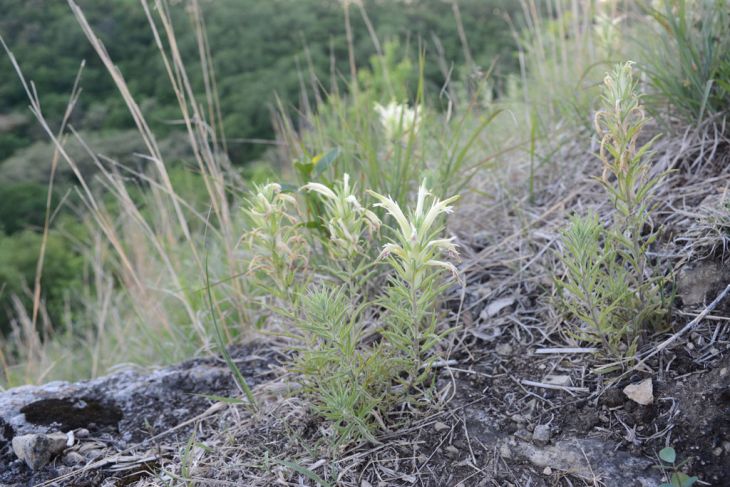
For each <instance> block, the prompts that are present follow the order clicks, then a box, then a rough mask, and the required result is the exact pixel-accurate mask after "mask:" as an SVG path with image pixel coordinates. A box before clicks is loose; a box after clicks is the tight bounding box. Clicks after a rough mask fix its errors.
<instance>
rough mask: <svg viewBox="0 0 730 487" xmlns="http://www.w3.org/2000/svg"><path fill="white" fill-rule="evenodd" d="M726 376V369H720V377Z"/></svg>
mask: <svg viewBox="0 0 730 487" xmlns="http://www.w3.org/2000/svg"><path fill="white" fill-rule="evenodd" d="M726 375H727V367H723V368H721V369H720V377H725V376H726Z"/></svg>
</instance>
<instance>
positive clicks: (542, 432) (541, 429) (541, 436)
mask: <svg viewBox="0 0 730 487" xmlns="http://www.w3.org/2000/svg"><path fill="white" fill-rule="evenodd" d="M550 436H551V434H550V426H548V425H546V424H538V425H537V426H535V430H534V431H533V432H532V442H533V443H535V444H536V445H537V446H545V445H547V444H548V443H549V442H550Z"/></svg>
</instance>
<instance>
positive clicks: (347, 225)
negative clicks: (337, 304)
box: [301, 174, 380, 258]
mask: <svg viewBox="0 0 730 487" xmlns="http://www.w3.org/2000/svg"><path fill="white" fill-rule="evenodd" d="M301 189H302V190H306V191H314V192H316V193H318V194H319V195H321V196H322V197H323V198H322V202H323V203H324V215H322V219H323V220H324V223H325V225H326V227H327V231H328V232H329V235H330V240H331V245H329V246H328V248H329V252H330V255H331V256H332V257H335V258H351V257H353V256H354V255H356V254H358V253H359V252H361V251H362V248H361V240H362V238H363V236H364V234H365V233H366V232H367V234H369V235H372V234H373V233H374V232H376V231H377V230H378V229H379V228H380V220H379V219H378V217H377V216H376V215H375V213H373V212H372V211H370V210H368V209H366V208H364V207H363V206H362V205H361V204H360V202H359V201H358V199H357V196H355V188H354V185H353V186H351V185H350V176H349V175H347V174H345V175H344V177H343V179H342V184H337V185H335V187H334V189H330V188H328V187H327V186H325V185H324V184H321V183H313V182H310V183H308V184H305V185H304V186H302V188H301Z"/></svg>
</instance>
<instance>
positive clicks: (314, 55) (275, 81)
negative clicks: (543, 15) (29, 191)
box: [0, 0, 519, 164]
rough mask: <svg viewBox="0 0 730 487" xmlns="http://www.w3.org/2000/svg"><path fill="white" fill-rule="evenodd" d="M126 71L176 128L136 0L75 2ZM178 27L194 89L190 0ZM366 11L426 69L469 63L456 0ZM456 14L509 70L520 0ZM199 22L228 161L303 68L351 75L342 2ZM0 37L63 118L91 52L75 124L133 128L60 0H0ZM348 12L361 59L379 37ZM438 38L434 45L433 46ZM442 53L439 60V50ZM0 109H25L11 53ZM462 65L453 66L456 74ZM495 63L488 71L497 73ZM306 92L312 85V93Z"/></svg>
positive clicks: (295, 98) (259, 6) (29, 127)
mask: <svg viewBox="0 0 730 487" xmlns="http://www.w3.org/2000/svg"><path fill="white" fill-rule="evenodd" d="M77 2H78V3H79V5H80V6H81V7H82V9H83V10H84V13H85V15H86V16H87V18H88V19H89V22H90V24H91V25H92V27H93V28H94V29H95V31H96V33H97V35H98V36H99V37H100V38H101V39H102V41H103V42H104V43H105V45H106V47H107V50H108V52H109V55H110V56H111V58H112V60H113V61H114V62H115V63H116V64H117V66H118V67H119V69H120V71H121V72H122V74H123V75H124V77H125V79H126V80H127V82H128V84H129V87H130V89H131V92H132V94H133V95H134V96H135V97H137V99H138V100H141V105H142V107H143V111H144V112H145V114H146V115H147V117H148V121H149V122H150V124H151V125H152V127H153V130H154V131H155V133H156V134H157V135H158V137H164V136H165V135H166V134H167V133H169V132H170V131H171V130H173V129H174V125H173V124H171V123H170V122H171V121H174V120H175V119H177V118H179V114H177V112H176V108H175V107H176V102H175V98H174V94H173V93H172V91H171V89H170V83H169V82H168V80H167V76H166V74H165V71H164V67H163V64H162V61H161V59H160V56H159V54H158V53H157V52H156V51H157V49H156V47H155V45H154V42H153V39H152V34H151V32H150V28H149V25H148V22H147V20H146V18H145V16H144V12H143V10H142V7H141V6H140V3H139V2H138V1H137V0H115V1H113V2H98V1H96V0H77ZM172 3H173V5H172V9H171V15H172V17H173V21H174V22H175V27H176V36H177V38H178V43H179V46H180V49H181V51H182V54H183V58H184V60H185V62H186V63H187V65H188V71H189V75H190V76H191V79H192V81H193V84H194V86H196V87H198V88H201V89H202V86H203V83H202V72H201V70H200V68H199V65H198V48H197V44H196V38H195V30H194V28H193V24H192V23H191V19H190V18H189V16H188V15H187V13H186V9H185V5H186V2H172ZM363 3H364V10H365V11H366V12H367V15H368V18H369V20H370V22H371V23H372V25H373V26H374V29H375V31H376V33H377V35H378V37H379V38H380V39H381V42H382V41H384V40H387V39H393V38H398V39H399V40H400V41H401V43H402V44H403V45H410V46H411V50H412V51H413V52H414V53H415V52H416V50H417V49H418V47H419V46H421V45H422V46H423V47H424V48H425V49H426V51H427V55H428V56H429V57H431V58H432V59H431V60H430V61H431V62H428V63H427V71H426V73H425V74H426V78H427V80H428V81H429V82H431V83H434V84H437V85H439V86H440V85H442V84H443V83H444V81H445V76H444V70H446V72H448V69H449V68H450V67H452V66H461V65H464V57H465V50H464V49H463V46H462V43H461V41H460V40H459V36H458V30H457V23H456V20H455V14H454V11H453V8H452V4H451V2H445V1H443V0H422V1H418V2H401V1H396V0H394V1H387V2H383V1H377V0H365V1H364V2H363ZM458 4H459V8H460V17H461V20H462V22H463V24H464V30H465V32H466V36H467V39H468V43H469V46H470V50H471V57H472V58H473V59H474V62H475V63H476V64H477V65H480V66H482V67H485V68H486V67H488V66H490V65H491V63H492V61H493V60H494V59H495V57H497V56H499V57H500V59H501V62H500V63H499V66H500V69H502V70H503V71H508V70H510V69H512V68H513V67H514V66H513V62H512V61H513V60H512V52H513V48H514V42H513V40H512V37H511V35H510V31H509V25H508V23H507V22H506V20H505V18H504V16H505V15H506V14H508V13H509V14H510V15H514V14H515V12H516V11H517V10H518V9H519V4H517V2H511V1H509V0H487V1H485V0H460V1H459V3H458ZM201 8H202V10H203V16H204V18H205V23H206V30H207V35H208V39H209V44H210V47H211V53H212V57H213V64H214V67H215V69H216V77H217V80H218V92H219V95H220V101H221V106H222V111H223V119H224V126H225V130H226V133H227V135H228V138H229V139H230V142H231V143H230V144H229V152H230V156H231V159H232V160H233V162H234V163H238V164H241V163H245V162H248V161H249V160H251V159H253V158H255V157H256V156H257V155H259V154H260V153H261V152H262V151H263V150H264V148H265V146H263V145H261V144H252V143H251V142H250V141H251V140H252V139H271V138H272V129H271V123H270V115H271V105H272V104H273V102H274V99H275V98H274V96H275V94H278V96H279V97H280V98H281V99H282V101H283V102H284V104H285V106H287V107H293V106H296V105H299V103H300V101H301V100H300V97H301V96H302V87H303V84H304V86H306V88H307V90H308V91H310V92H311V87H312V85H311V83H310V81H311V80H310V73H313V74H314V75H315V76H316V77H317V78H318V79H319V80H320V81H321V83H322V85H323V86H324V87H325V89H326V90H329V89H330V88H331V78H332V76H331V74H332V70H331V68H332V62H334V71H335V74H334V78H335V80H336V81H335V82H336V83H340V84H341V86H344V82H343V81H342V80H343V79H344V77H345V76H347V75H346V73H349V67H348V64H347V63H348V52H347V42H346V36H345V22H344V13H343V8H342V4H341V2H339V1H336V0H267V1H260V0H216V1H202V2H201ZM0 9H2V11H3V15H2V17H0V35H2V36H3V38H4V39H5V41H6V43H7V44H8V46H9V48H10V49H11V50H12V51H13V53H14V54H15V57H16V58H17V59H18V61H19V63H20V64H21V67H22V68H23V70H24V71H25V73H26V75H27V76H28V77H29V78H30V79H32V80H33V81H34V83H35V85H36V87H37V90H38V93H39V95H40V96H41V101H42V106H43V110H44V112H45V114H46V116H47V117H48V119H49V120H50V121H51V122H55V123H58V122H59V121H60V118H61V116H62V114H63V111H64V109H65V107H66V103H67V101H68V96H69V93H70V91H71V87H72V85H73V81H74V77H75V74H76V72H77V70H78V68H79V65H80V63H81V61H82V60H85V61H86V68H85V69H84V73H83V78H82V81H81V87H82V89H83V93H82V96H81V98H80V100H79V104H78V105H77V107H76V110H75V112H74V115H73V117H72V119H71V124H72V125H73V126H74V127H75V128H76V129H84V130H104V131H105V130H120V129H127V128H132V127H133V125H132V120H131V118H130V117H129V115H128V113H127V110H126V108H125V106H124V104H123V102H122V100H121V97H120V96H118V94H117V93H116V89H115V88H114V86H113V83H112V82H111V80H110V77H109V75H108V74H107V72H106V70H105V69H104V67H103V66H102V64H101V62H100V61H99V60H98V58H97V56H96V54H95V53H94V52H93V50H92V48H91V46H90V45H89V43H88V41H87V40H86V39H85V38H84V35H83V33H82V32H81V29H80V28H79V27H78V25H77V23H76V20H75V19H74V17H73V15H72V14H71V11H70V10H69V8H68V6H67V5H66V2H63V1H55V2H47V1H44V0H0ZM350 18H351V22H352V28H353V44H354V51H355V59H356V60H357V62H359V63H362V62H367V60H368V59H369V56H370V55H372V54H374V53H375V52H376V51H375V47H374V43H373V41H372V39H371V37H370V35H369V33H368V29H367V26H366V24H365V21H364V20H363V16H362V15H361V13H360V10H359V9H358V8H357V7H356V6H354V5H353V6H352V7H351V10H350ZM437 46H438V47H437ZM439 50H441V51H442V52H443V56H442V60H443V62H442V63H441V65H439V62H436V57H437V56H438V52H439ZM0 73H2V76H0V114H7V113H16V112H20V113H27V108H26V107H27V106H28V101H27V99H26V96H25V93H24V92H23V90H22V88H21V86H20V83H19V82H18V80H17V77H16V76H15V75H14V73H13V71H12V67H11V65H10V62H9V60H8V59H7V57H6V56H4V55H2V56H0ZM458 74H459V73H454V74H453V76H454V77H457V76H458ZM499 74H500V73H499V72H496V73H495V75H496V76H499ZM310 95H311V93H310ZM44 138H45V137H44V135H43V134H42V133H41V130H40V128H39V127H37V125H36V124H34V123H33V122H32V121H31V120H30V119H28V121H27V122H26V123H24V124H22V125H21V126H20V127H16V128H15V129H13V130H12V131H5V132H4V131H3V130H2V127H1V126H0V160H4V159H6V158H7V157H9V156H10V155H11V154H12V153H13V152H14V151H16V150H18V149H19V148H21V147H23V146H27V145H29V144H30V143H32V142H33V141H36V140H39V139H44Z"/></svg>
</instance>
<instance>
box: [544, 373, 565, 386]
mask: <svg viewBox="0 0 730 487" xmlns="http://www.w3.org/2000/svg"><path fill="white" fill-rule="evenodd" d="M543 382H544V383H546V384H551V385H554V386H569V385H570V384H571V382H570V376H569V375H547V376H545V379H543Z"/></svg>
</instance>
